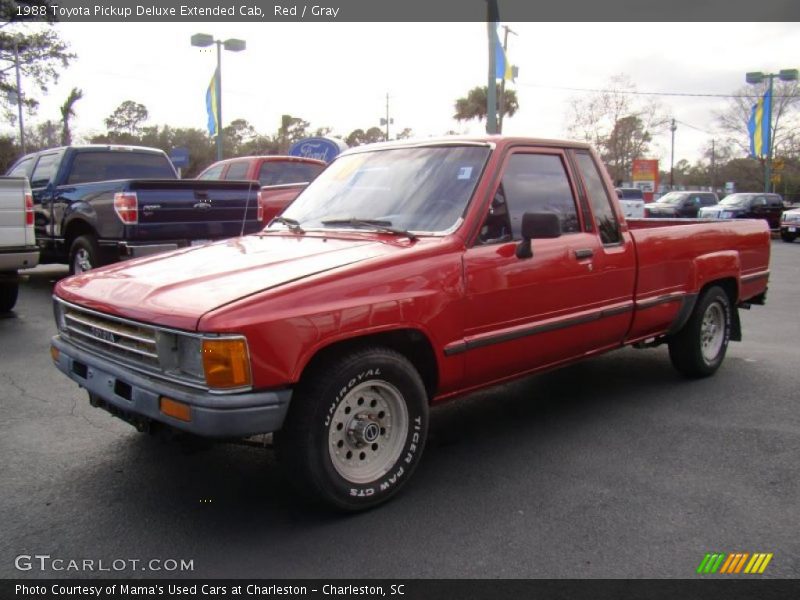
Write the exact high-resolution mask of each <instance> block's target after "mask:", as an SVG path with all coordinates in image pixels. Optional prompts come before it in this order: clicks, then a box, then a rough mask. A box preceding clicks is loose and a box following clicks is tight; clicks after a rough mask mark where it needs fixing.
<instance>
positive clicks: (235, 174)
mask: <svg viewBox="0 0 800 600" xmlns="http://www.w3.org/2000/svg"><path fill="white" fill-rule="evenodd" d="M225 179H247V162H246V161H244V162H235V163H231V166H230V167H228V172H227V173H225Z"/></svg>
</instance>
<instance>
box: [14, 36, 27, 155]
mask: <svg viewBox="0 0 800 600" xmlns="http://www.w3.org/2000/svg"><path fill="white" fill-rule="evenodd" d="M14 69H15V70H16V72H17V114H18V115H19V145H20V148H22V154H26V151H25V123H24V121H23V120H22V79H21V77H20V74H19V39H18V38H17V37H16V36H15V37H14Z"/></svg>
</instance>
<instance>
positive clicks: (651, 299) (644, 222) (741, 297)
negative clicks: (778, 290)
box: [627, 219, 770, 343]
mask: <svg viewBox="0 0 800 600" xmlns="http://www.w3.org/2000/svg"><path fill="white" fill-rule="evenodd" d="M628 229H629V231H630V234H631V237H632V239H633V241H634V244H635V246H636V255H637V259H638V277H637V280H636V288H635V292H634V302H635V306H636V311H635V312H634V315H635V316H634V320H633V323H632V326H631V330H630V332H629V334H628V339H627V341H628V342H629V343H630V342H633V341H636V340H640V339H644V338H647V337H648V336H651V335H653V334H655V333H658V332H663V331H664V330H665V329H667V328H668V327H669V326H670V324H674V323H676V322H679V321H680V319H679V315H680V313H681V311H689V310H690V309H691V307H692V306H693V305H694V300H695V299H696V297H697V294H698V292H699V291H700V290H701V289H702V288H703V286H704V285H705V284H706V283H708V281H710V278H711V276H712V275H711V274H712V272H713V277H714V279H715V280H719V278H720V276H722V277H724V278H726V280H727V281H728V284H729V285H731V286H734V291H735V292H736V296H735V297H736V298H738V301H739V302H740V303H744V302H747V301H748V300H751V299H753V298H756V297H757V296H760V295H762V294H764V293H765V292H766V288H767V280H768V277H769V244H770V241H769V240H770V232H769V228H768V226H767V224H766V222H765V221H762V220H755V219H752V220H750V219H740V220H724V221H709V220H704V219H658V220H654V219H634V220H630V221H628ZM690 240H691V243H681V242H689V241H690ZM720 248H724V250H720ZM676 319H677V321H676Z"/></svg>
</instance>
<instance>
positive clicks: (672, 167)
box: [669, 119, 678, 191]
mask: <svg viewBox="0 0 800 600" xmlns="http://www.w3.org/2000/svg"><path fill="white" fill-rule="evenodd" d="M677 128H678V126H677V125H675V119H672V125H671V126H670V128H669V129H670V131H672V150H671V151H670V153H669V191H672V190H673V189H674V187H675V130H676V129H677Z"/></svg>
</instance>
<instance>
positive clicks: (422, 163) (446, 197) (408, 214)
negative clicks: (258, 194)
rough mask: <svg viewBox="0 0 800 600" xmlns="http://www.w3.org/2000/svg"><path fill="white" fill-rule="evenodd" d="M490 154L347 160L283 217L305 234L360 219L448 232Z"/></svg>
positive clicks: (409, 153)
mask: <svg viewBox="0 0 800 600" xmlns="http://www.w3.org/2000/svg"><path fill="white" fill-rule="evenodd" d="M489 152H490V149H489V148H488V147H486V146H437V147H426V148H395V149H388V150H374V151H372V152H360V153H357V154H350V155H346V156H342V157H340V158H338V159H336V160H335V161H334V162H333V163H331V165H330V166H329V167H328V168H327V169H325V170H324V171H323V172H322V174H320V176H319V177H317V178H316V179H315V180H314V181H313V182H312V183H311V184H310V185H309V186H308V187H307V188H306V189H305V190H304V191H303V193H302V194H300V195H299V196H298V197H297V199H296V200H295V201H294V202H293V203H292V204H291V205H290V206H289V207H288V208H287V209H286V211H285V212H284V213H283V216H284V217H287V218H289V219H293V220H295V221H297V222H298V223H299V224H300V226H301V227H302V228H303V229H309V228H339V229H341V228H345V229H348V228H353V225H352V223H351V222H350V221H351V220H353V219H355V220H358V221H373V222H380V223H379V224H380V225H381V226H384V227H393V228H395V229H399V230H408V231H416V232H431V233H435V232H444V231H447V230H450V229H452V228H453V227H454V226H456V225H457V224H458V221H459V219H460V218H461V216H462V214H463V213H464V210H465V208H466V206H467V203H468V202H469V199H470V197H471V196H472V192H473V191H474V189H475V185H476V183H477V182H478V178H479V177H480V175H481V172H482V171H483V167H484V164H485V163H486V159H487V158H488V156H489ZM362 225H363V224H362ZM276 226H281V225H272V227H276Z"/></svg>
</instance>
